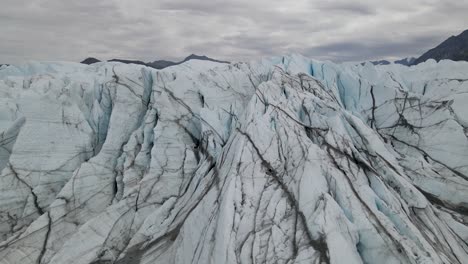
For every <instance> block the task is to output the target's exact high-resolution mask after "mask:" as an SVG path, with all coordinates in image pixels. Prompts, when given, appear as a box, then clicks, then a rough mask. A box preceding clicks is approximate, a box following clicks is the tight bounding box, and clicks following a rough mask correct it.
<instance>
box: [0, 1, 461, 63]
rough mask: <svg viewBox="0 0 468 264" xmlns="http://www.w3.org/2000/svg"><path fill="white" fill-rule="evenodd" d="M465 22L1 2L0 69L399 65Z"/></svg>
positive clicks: (422, 11)
mask: <svg viewBox="0 0 468 264" xmlns="http://www.w3.org/2000/svg"><path fill="white" fill-rule="evenodd" d="M467 14H468V1H465V0H388V1H378V0H359V1H347V0H332V1H323V0H322V1H318V0H308V1H307V0H290V1H285V0H232V1H222V0H211V1H210V0H198V1H196V0H70V1H67V0H0V36H1V37H0V64H1V63H20V62H24V61H28V60H69V61H80V60H82V59H84V58H86V57H89V56H93V57H96V58H99V59H101V60H103V59H111V58H127V59H139V60H144V61H153V60H156V59H171V60H177V59H181V58H183V57H185V56H187V55H189V54H190V53H196V54H205V55H208V56H210V57H214V58H218V59H226V60H232V61H237V60H250V59H255V58H259V57H262V56H270V55H280V54H286V53H291V52H298V53H302V54H303V55H305V56H308V57H312V58H316V59H322V60H325V59H330V60H333V61H360V60H368V59H396V58H402V57H406V56H417V55H421V54H422V53H423V52H425V51H426V50H427V49H429V48H432V47H434V46H436V45H437V44H439V43H440V42H442V41H443V40H445V39H446V38H448V37H449V36H451V35H458V34H459V33H461V32H462V31H463V30H465V29H467V28H468V19H467V16H468V15H467Z"/></svg>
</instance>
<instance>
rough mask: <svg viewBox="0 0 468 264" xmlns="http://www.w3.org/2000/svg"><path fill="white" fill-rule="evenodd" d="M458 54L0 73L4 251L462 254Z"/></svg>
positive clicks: (165, 255)
mask: <svg viewBox="0 0 468 264" xmlns="http://www.w3.org/2000/svg"><path fill="white" fill-rule="evenodd" d="M467 101H468V63H464V62H457V63H455V62H449V61H442V62H440V63H435V62H434V61H428V62H426V63H423V64H420V65H418V66H415V67H405V66H401V65H388V66H373V65H371V64H365V65H351V64H349V65H348V64H340V65H337V64H333V63H328V62H319V61H313V60H310V59H307V58H304V57H302V56H299V55H289V56H285V57H274V58H269V59H264V60H261V61H253V62H250V63H236V64H230V65H225V64H218V63H214V62H206V61H189V62H187V63H184V64H181V65H178V66H174V67H170V68H167V69H164V70H160V71H158V70H154V69H150V68H145V67H141V66H137V65H125V64H120V63H97V64H93V65H90V66H87V65H81V64H74V63H29V64H25V65H22V66H9V67H2V68H1V69H0V171H1V172H0V263H1V264H7V263H8V264H12V263H21V264H29V263H31V264H33V263H34V264H41V263H43V264H45V263H54V264H63V263H74V264H78V263H80V264H81V263H82V264H86V263H94V264H104V263H118V264H127V263H128V264H132V263H141V264H144V263H346V264H348V263H468V246H467V243H468V227H467V225H466V222H467V221H468V217H467V216H468V140H467V136H468V106H467Z"/></svg>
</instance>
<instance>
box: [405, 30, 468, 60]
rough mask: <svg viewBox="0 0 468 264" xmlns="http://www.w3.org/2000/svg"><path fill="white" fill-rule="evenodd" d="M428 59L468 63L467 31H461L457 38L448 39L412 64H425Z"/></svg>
mask: <svg viewBox="0 0 468 264" xmlns="http://www.w3.org/2000/svg"><path fill="white" fill-rule="evenodd" d="M428 59H434V60H436V61H441V60H453V61H468V30H465V31H463V32H462V33H461V34H460V35H458V36H451V37H449V38H448V39H446V40H445V41H444V42H442V43H441V44H439V45H438V46H437V47H435V48H433V49H430V50H429V51H427V52H426V53H424V54H423V55H422V56H421V57H419V58H418V59H416V61H415V62H414V64H419V63H421V62H425V61H426V60H428Z"/></svg>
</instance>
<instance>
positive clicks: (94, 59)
mask: <svg viewBox="0 0 468 264" xmlns="http://www.w3.org/2000/svg"><path fill="white" fill-rule="evenodd" d="M96 62H101V61H100V60H98V59H96V58H93V57H89V58H86V59H85V60H83V61H82V62H80V63H83V64H88V65H90V64H93V63H96Z"/></svg>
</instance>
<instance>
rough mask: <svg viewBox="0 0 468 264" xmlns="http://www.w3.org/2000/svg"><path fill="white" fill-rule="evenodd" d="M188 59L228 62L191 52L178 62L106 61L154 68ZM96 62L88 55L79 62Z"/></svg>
mask: <svg viewBox="0 0 468 264" xmlns="http://www.w3.org/2000/svg"><path fill="white" fill-rule="evenodd" d="M189 60H202V61H212V62H219V63H229V62H228V61H221V60H216V59H212V58H209V57H207V56H204V55H202V56H200V55H195V54H191V55H189V56H188V57H186V58H185V59H183V60H181V61H178V62H174V61H167V60H156V61H153V62H143V61H138V60H124V59H111V60H108V61H109V62H121V63H125V64H137V65H144V66H147V67H151V68H154V69H164V68H167V67H170V66H174V65H179V64H182V63H184V62H187V61H189ZM96 62H100V60H98V59H96V58H91V57H90V58H87V59H85V60H83V61H82V62H81V63H83V64H88V65H89V64H93V63H96Z"/></svg>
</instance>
